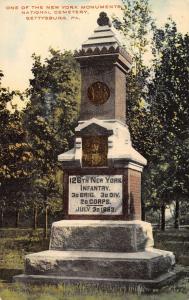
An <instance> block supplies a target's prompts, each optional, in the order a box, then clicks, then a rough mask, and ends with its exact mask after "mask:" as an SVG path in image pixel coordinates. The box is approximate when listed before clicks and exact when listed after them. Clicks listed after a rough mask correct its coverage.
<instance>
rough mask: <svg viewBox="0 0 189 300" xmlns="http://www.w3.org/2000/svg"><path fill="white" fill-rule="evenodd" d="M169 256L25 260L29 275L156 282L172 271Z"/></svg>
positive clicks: (54, 254)
mask: <svg viewBox="0 0 189 300" xmlns="http://www.w3.org/2000/svg"><path fill="white" fill-rule="evenodd" d="M173 262H174V261H173V257H172V255H171V253H170V252H167V251H161V252H160V253H159V251H158V250H156V249H155V250H153V249H151V250H150V251H144V252H138V253H112V252H94V251H92V252H91V251H52V250H48V251H43V252H39V253H35V254H30V255H27V256H26V260H25V273H26V274H28V275H30V274H31V275H32V274H33V275H56V276H68V277H74V276H76V277H77V276H79V277H98V278H109V277H112V278H127V279H135V278H136V279H154V278H156V277H158V276H160V275H161V274H163V273H166V272H167V271H169V270H170V269H171V268H172V265H173Z"/></svg>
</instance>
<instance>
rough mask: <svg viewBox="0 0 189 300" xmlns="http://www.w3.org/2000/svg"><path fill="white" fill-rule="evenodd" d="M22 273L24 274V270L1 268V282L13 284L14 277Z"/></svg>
mask: <svg viewBox="0 0 189 300" xmlns="http://www.w3.org/2000/svg"><path fill="white" fill-rule="evenodd" d="M22 273H23V270H22V269H5V268H0V281H1V282H5V283H11V282H12V278H13V276H15V275H19V274H22Z"/></svg>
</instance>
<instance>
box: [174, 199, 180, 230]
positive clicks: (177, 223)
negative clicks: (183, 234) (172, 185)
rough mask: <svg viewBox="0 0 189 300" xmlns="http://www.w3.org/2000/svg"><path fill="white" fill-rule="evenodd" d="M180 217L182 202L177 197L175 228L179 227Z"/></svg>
mask: <svg viewBox="0 0 189 300" xmlns="http://www.w3.org/2000/svg"><path fill="white" fill-rule="evenodd" d="M179 219H180V202H179V200H178V199H176V205H175V228H176V229H178V228H179V225H180V224H179V223H180V222H179Z"/></svg>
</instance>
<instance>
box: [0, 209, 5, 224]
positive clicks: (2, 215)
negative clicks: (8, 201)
mask: <svg viewBox="0 0 189 300" xmlns="http://www.w3.org/2000/svg"><path fill="white" fill-rule="evenodd" d="M3 226H4V208H3V207H1V222H0V227H3Z"/></svg>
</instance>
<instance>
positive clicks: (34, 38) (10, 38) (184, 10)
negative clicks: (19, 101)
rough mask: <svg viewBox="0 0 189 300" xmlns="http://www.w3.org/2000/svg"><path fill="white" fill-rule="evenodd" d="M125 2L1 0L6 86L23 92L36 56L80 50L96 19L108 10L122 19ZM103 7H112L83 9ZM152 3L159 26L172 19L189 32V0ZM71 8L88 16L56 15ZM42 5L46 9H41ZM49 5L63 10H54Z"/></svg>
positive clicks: (0, 62) (0, 52)
mask: <svg viewBox="0 0 189 300" xmlns="http://www.w3.org/2000/svg"><path fill="white" fill-rule="evenodd" d="M121 3H122V2H121V0H0V24H1V30H0V41H1V47H0V70H2V71H3V73H4V78H3V82H2V84H3V86H5V87H10V89H19V90H21V91H23V90H24V89H26V88H27V87H28V86H29V78H32V73H31V68H32V58H31V55H32V53H34V52H35V53H36V54H38V55H41V56H42V58H45V57H47V56H48V49H49V47H53V48H55V49H60V50H64V49H70V50H74V49H76V48H79V47H80V46H81V44H82V42H84V41H85V40H87V38H88V37H89V36H90V35H91V34H92V33H93V31H94V29H95V28H96V27H97V24H96V20H97V17H98V15H99V12H100V11H102V10H105V11H106V12H107V13H108V15H109V16H111V15H112V14H115V15H117V16H119V17H120V18H121V16H122V13H121V9H120V8H119V7H118V6H120V5H121ZM100 4H101V5H108V6H109V8H107V9H101V8H100V9H89V8H86V9H85V8H82V9H81V5H83V6H85V7H86V6H91V5H96V6H97V7H98V6H99V5H100ZM150 4H151V9H152V11H153V16H154V17H155V18H156V20H157V23H158V25H160V26H161V25H163V24H164V23H165V21H166V19H167V18H168V17H169V16H171V17H172V18H173V19H174V20H175V21H176V23H177V27H178V30H179V31H181V32H182V33H186V32H188V31H189V0H150ZM70 5H71V6H77V8H73V9H72V10H79V11H80V10H82V11H84V13H82V14H77V15H76V14H73V15H68V14H57V13H56V14H55V12H58V11H66V12H67V11H69V10H70V9H68V8H66V6H70ZM32 6H33V7H35V8H32ZM39 6H43V8H38V7H39ZM46 6H48V7H49V6H59V8H52V9H51V10H50V9H49V8H48V9H46ZM62 6H64V8H62ZM111 6H113V8H111ZM36 7H37V8H36ZM31 11H32V14H31ZM41 11H43V15H42V14H40V15H38V14H37V12H41ZM49 11H50V12H51V15H50V14H49V15H48V14H46V13H45V12H49ZM26 13H27V14H26ZM44 13H45V14H44ZM31 16H34V17H38V16H42V17H43V16H47V17H51V16H53V17H57V16H59V17H61V18H62V19H61V20H27V19H26V17H31ZM64 16H67V17H66V20H65V19H63V17H64ZM77 18H79V19H77Z"/></svg>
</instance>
